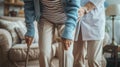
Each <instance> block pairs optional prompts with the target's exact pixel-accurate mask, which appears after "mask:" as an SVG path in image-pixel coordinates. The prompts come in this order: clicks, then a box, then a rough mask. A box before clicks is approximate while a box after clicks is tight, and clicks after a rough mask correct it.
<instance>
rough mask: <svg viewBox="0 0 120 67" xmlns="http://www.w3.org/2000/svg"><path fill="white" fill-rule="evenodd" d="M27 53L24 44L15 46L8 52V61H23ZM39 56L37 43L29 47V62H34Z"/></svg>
mask: <svg viewBox="0 0 120 67" xmlns="http://www.w3.org/2000/svg"><path fill="white" fill-rule="evenodd" d="M26 52H27V45H26V44H16V45H14V46H13V47H12V48H11V49H10V50H9V54H8V55H9V56H8V57H9V60H11V61H25V59H26ZM38 56H39V48H38V43H34V44H32V45H31V46H30V51H29V60H36V59H38Z"/></svg>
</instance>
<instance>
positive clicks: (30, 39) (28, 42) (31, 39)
mask: <svg viewBox="0 0 120 67" xmlns="http://www.w3.org/2000/svg"><path fill="white" fill-rule="evenodd" d="M25 41H26V43H27V46H30V45H31V44H32V41H33V37H30V36H25Z"/></svg>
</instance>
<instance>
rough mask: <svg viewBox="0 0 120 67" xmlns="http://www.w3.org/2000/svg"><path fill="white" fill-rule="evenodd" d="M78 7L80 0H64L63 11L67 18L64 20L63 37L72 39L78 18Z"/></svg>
mask: <svg viewBox="0 0 120 67" xmlns="http://www.w3.org/2000/svg"><path fill="white" fill-rule="evenodd" d="M79 7H80V0H69V1H68V0H66V6H65V11H66V15H67V20H66V22H65V28H64V31H63V34H62V37H63V38H66V39H71V40H73V39H74V34H73V33H74V31H75V28H76V24H77V19H78V9H79Z"/></svg>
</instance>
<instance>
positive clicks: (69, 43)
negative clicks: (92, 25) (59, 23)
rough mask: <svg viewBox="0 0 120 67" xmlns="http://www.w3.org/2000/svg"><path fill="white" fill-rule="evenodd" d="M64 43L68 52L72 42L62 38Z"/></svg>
mask: <svg viewBox="0 0 120 67" xmlns="http://www.w3.org/2000/svg"><path fill="white" fill-rule="evenodd" d="M62 43H63V46H64V49H65V50H68V48H69V47H70V45H71V43H72V40H70V39H66V38H62Z"/></svg>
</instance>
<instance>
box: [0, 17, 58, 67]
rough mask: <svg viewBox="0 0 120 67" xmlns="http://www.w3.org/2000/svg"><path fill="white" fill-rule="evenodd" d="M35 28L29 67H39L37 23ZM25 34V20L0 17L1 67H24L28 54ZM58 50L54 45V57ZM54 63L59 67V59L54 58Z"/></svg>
mask: <svg viewBox="0 0 120 67" xmlns="http://www.w3.org/2000/svg"><path fill="white" fill-rule="evenodd" d="M35 27H36V28H35V37H34V40H33V43H32V45H31V46H30V52H29V63H28V65H27V66H28V67H39V61H38V59H39V48H38V34H37V23H35ZM25 33H26V26H25V23H24V18H17V17H13V18H11V17H0V67H24V65H25V59H26V52H27V45H26V43H25V39H24V34H25ZM56 48H57V46H56V44H53V45H52V50H53V51H54V53H53V54H54V56H55V54H56ZM52 63H53V64H54V63H55V64H56V66H54V67H58V59H56V58H54V60H53V62H52Z"/></svg>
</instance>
